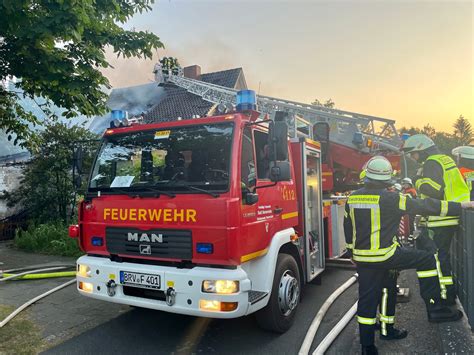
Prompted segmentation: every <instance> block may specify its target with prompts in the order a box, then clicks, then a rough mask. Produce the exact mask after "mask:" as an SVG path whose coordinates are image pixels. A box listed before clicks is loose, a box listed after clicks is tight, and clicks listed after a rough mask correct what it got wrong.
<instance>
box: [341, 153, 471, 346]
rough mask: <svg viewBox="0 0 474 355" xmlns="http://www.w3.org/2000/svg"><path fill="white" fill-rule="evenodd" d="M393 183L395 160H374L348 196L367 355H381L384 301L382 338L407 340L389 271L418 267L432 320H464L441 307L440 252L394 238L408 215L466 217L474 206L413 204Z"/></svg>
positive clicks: (347, 220) (348, 233)
mask: <svg viewBox="0 0 474 355" xmlns="http://www.w3.org/2000/svg"><path fill="white" fill-rule="evenodd" d="M392 184H393V183H392V166H391V164H390V162H389V161H388V160H387V159H386V158H384V157H380V156H376V157H373V158H372V159H370V160H369V162H368V163H367V167H366V179H365V184H364V187H363V188H362V189H359V190H357V191H355V192H353V193H352V194H351V195H350V196H349V199H348V202H347V204H346V207H345V214H344V234H345V238H346V243H347V248H348V249H349V250H350V251H351V254H352V259H353V261H354V262H355V263H356V266H357V272H358V274H359V303H358V308H357V320H358V322H359V331H360V342H361V345H362V353H363V354H378V352H377V348H376V347H375V345H374V328H375V324H376V312H377V306H378V305H379V303H380V306H381V307H380V308H381V312H380V321H381V334H380V338H381V339H385V340H388V339H402V338H404V337H406V336H407V332H406V331H405V330H399V329H396V328H394V320H395V301H392V302H390V304H389V302H388V299H389V293H390V292H393V289H396V278H394V277H390V273H389V270H404V269H417V274H418V278H419V282H420V293H421V296H422V298H423V300H424V301H425V304H426V308H427V312H428V320H429V321H430V322H438V323H439V322H448V321H456V320H459V319H460V318H461V317H462V312H460V311H458V310H452V309H450V308H449V307H446V306H444V305H442V304H441V291H440V283H439V279H438V272H437V269H436V258H435V255H434V253H435V252H436V250H435V248H433V252H432V253H430V252H427V251H424V250H416V249H407V248H403V247H401V246H400V244H399V243H398V241H397V238H396V237H395V236H396V234H397V230H398V225H399V222H400V218H401V216H402V215H403V214H405V213H419V214H425V215H441V214H444V215H449V216H456V215H459V214H460V213H461V207H462V208H469V207H474V202H463V203H462V204H460V203H456V202H447V201H439V200H435V199H431V198H427V199H425V200H414V199H411V198H407V197H406V196H404V195H402V194H399V193H396V192H390V191H388V190H387V187H389V186H391V185H392ZM380 299H382V301H380ZM392 299H394V297H392Z"/></svg>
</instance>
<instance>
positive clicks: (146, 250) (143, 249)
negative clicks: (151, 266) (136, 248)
mask: <svg viewBox="0 0 474 355" xmlns="http://www.w3.org/2000/svg"><path fill="white" fill-rule="evenodd" d="M140 254H144V255H151V245H146V244H140Z"/></svg>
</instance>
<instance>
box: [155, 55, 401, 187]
mask: <svg viewBox="0 0 474 355" xmlns="http://www.w3.org/2000/svg"><path fill="white" fill-rule="evenodd" d="M154 73H155V80H156V81H157V82H159V83H172V84H174V85H176V86H178V87H180V88H183V89H185V90H187V91H188V92H190V93H192V94H195V95H198V96H199V97H201V98H202V99H203V100H205V101H208V102H211V103H213V104H215V105H216V106H217V109H218V110H221V112H224V110H225V109H226V108H230V107H234V106H235V105H236V96H237V95H236V93H237V91H238V90H236V89H232V88H228V87H224V86H219V85H215V84H212V83H207V82H203V81H200V80H195V79H191V78H186V77H184V75H183V70H182V69H181V68H178V70H177V71H176V70H175V73H174V74H173V73H172V72H171V71H170V70H162V68H161V66H160V65H159V64H157V66H155V70H154ZM257 108H258V111H259V112H261V114H262V117H264V116H266V115H268V116H269V117H270V118H273V117H274V114H275V112H276V111H285V112H287V113H288V114H289V122H288V125H289V134H290V136H293V137H299V136H304V137H309V138H312V139H316V140H321V135H319V134H318V131H317V129H313V127H315V124H318V125H319V127H321V124H323V125H325V126H326V127H327V130H328V131H329V135H328V142H327V144H330V145H331V151H330V154H328V159H326V164H325V165H326V166H325V168H326V170H329V171H331V172H332V173H334V180H335V181H334V182H335V184H336V185H343V184H346V185H348V184H351V183H354V182H355V179H357V177H356V174H355V173H356V172H357V175H358V170H360V168H361V167H362V165H363V164H364V163H365V161H367V160H368V159H369V158H370V156H373V155H375V154H383V155H385V156H387V157H388V158H389V159H390V160H391V161H392V164H394V166H395V168H396V169H399V168H400V156H399V154H400V146H401V143H402V141H401V138H400V136H399V135H398V133H397V130H396V128H395V121H394V120H391V119H387V118H381V117H376V116H369V115H365V114H360V113H355V112H350V111H344V110H339V109H333V108H327V107H323V106H315V105H310V104H306V103H301V102H295V101H290V100H285V99H280V98H275V97H270V96H263V95H257ZM318 125H317V126H318ZM323 136H324V134H323ZM323 150H324V149H323ZM331 188H332V187H331Z"/></svg>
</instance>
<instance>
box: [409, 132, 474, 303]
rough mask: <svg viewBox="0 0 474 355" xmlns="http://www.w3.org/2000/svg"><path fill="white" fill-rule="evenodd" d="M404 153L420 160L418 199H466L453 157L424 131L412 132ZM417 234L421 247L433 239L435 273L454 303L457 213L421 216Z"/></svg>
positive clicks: (444, 293) (463, 183) (459, 200)
mask: <svg viewBox="0 0 474 355" xmlns="http://www.w3.org/2000/svg"><path fill="white" fill-rule="evenodd" d="M403 150H404V151H405V152H408V153H410V156H411V157H412V158H413V159H414V160H416V161H417V162H418V163H422V164H423V165H422V168H421V169H420V170H419V172H418V174H417V177H416V182H415V187H416V189H417V190H418V192H419V194H420V195H421V196H420V197H421V198H426V197H431V198H435V199H438V200H447V201H454V202H463V201H469V199H470V196H469V189H468V187H467V185H466V183H465V181H464V179H463V177H462V175H461V172H460V171H459V169H458V168H457V166H456V163H455V162H454V160H453V159H452V158H451V157H449V156H447V155H445V154H441V153H440V152H439V150H438V148H437V147H436V145H435V144H434V142H433V140H431V138H429V137H428V136H426V135H424V134H415V135H414V136H411V137H410V138H408V139H407V140H406V141H405V144H404V146H403ZM419 226H420V227H421V228H420V229H421V233H420V236H419V237H418V238H417V240H416V245H417V247H418V248H420V249H426V248H429V245H430V244H431V240H430V239H432V240H434V242H435V244H436V246H437V248H438V254H439V264H438V273H439V275H440V281H441V289H442V291H443V299H444V301H443V302H444V303H445V304H446V305H450V306H454V305H455V304H456V291H455V289H454V281H453V276H452V274H451V261H450V247H451V240H452V238H453V236H454V235H455V233H456V232H457V230H458V227H459V216H451V217H449V216H446V215H444V216H442V217H438V216H429V217H427V218H421V220H420V223H419Z"/></svg>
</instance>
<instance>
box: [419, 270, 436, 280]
mask: <svg viewBox="0 0 474 355" xmlns="http://www.w3.org/2000/svg"><path fill="white" fill-rule="evenodd" d="M416 274H417V275H418V278H419V279H424V278H426V277H434V276H438V270H436V269H433V270H425V271H417V272H416Z"/></svg>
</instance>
